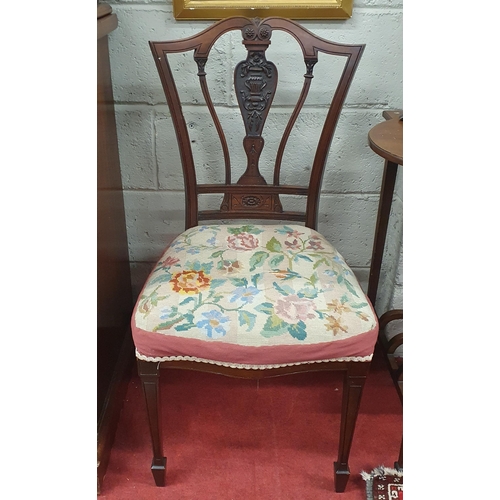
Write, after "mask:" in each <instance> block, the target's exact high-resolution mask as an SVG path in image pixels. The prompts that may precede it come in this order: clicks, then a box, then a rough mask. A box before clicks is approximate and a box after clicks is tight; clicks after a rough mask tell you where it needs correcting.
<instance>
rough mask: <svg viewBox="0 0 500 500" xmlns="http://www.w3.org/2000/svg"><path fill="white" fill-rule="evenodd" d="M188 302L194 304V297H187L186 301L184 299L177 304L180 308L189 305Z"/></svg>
mask: <svg viewBox="0 0 500 500" xmlns="http://www.w3.org/2000/svg"><path fill="white" fill-rule="evenodd" d="M190 302H195V298H194V297H188V298H187V299H184V300H183V301H182V302H179V305H180V306H185V305H186V304H189V303H190Z"/></svg>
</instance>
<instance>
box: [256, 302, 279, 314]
mask: <svg viewBox="0 0 500 500" xmlns="http://www.w3.org/2000/svg"><path fill="white" fill-rule="evenodd" d="M255 310H256V311H258V312H261V313H264V314H273V311H274V307H273V305H272V304H271V302H262V304H259V305H258V306H256V307H255Z"/></svg>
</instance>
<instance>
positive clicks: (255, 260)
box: [250, 252, 269, 271]
mask: <svg viewBox="0 0 500 500" xmlns="http://www.w3.org/2000/svg"><path fill="white" fill-rule="evenodd" d="M268 257H269V254H268V253H267V252H255V253H254V254H253V255H252V256H251V257H250V271H255V268H256V267H259V266H262V264H264V261H265V260H266V259H267V258H268Z"/></svg>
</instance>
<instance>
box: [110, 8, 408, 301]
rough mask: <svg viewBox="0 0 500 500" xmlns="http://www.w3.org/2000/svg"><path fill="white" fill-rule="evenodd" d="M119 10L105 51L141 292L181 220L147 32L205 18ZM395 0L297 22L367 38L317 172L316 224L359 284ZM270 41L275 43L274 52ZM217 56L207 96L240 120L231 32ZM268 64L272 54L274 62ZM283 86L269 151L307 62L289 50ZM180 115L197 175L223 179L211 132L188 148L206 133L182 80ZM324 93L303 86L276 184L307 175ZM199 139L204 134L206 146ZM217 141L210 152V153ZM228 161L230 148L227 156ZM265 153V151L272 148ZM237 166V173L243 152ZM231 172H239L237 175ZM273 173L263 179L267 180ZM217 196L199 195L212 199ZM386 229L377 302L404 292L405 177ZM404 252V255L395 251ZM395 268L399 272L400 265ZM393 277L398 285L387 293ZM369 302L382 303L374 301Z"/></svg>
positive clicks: (368, 245) (279, 44)
mask: <svg viewBox="0 0 500 500" xmlns="http://www.w3.org/2000/svg"><path fill="white" fill-rule="evenodd" d="M108 3H110V4H111V6H112V8H113V11H114V12H115V13H116V14H117V17H118V22H119V24H118V28H117V29H116V30H115V31H114V32H113V33H112V34H111V35H110V39H109V43H110V59H111V69H112V77H113V86H114V88H113V91H114V97H115V101H116V104H115V110H116V119H117V130H118V141H119V150H120V161H121V168H122V179H123V187H124V199H125V210H126V220H127V231H128V240H129V256H130V261H131V269H132V275H133V285H134V292H135V294H136V295H137V294H138V293H139V291H140V288H141V286H142V284H143V282H144V280H145V278H146V276H147V274H148V273H149V271H150V269H151V267H152V266H153V264H154V262H155V261H156V260H157V259H158V258H159V257H160V255H161V252H162V250H163V249H164V247H165V246H166V245H167V244H168V243H170V241H171V240H172V239H173V238H174V237H175V236H176V235H177V234H179V233H180V232H182V231H183V229H184V194H183V177H182V171H181V166H180V159H179V153H178V150H177V145H176V142H175V137H174V132H173V129H172V125H171V120H170V113H169V110H168V106H167V104H166V100H165V96H164V94H163V90H162V88H161V84H160V80H159V77H158V74H157V70H156V66H155V64H154V61H153V58H152V56H151V52H150V49H149V46H148V41H149V40H167V39H175V38H181V37H186V36H190V35H193V34H195V33H197V32H199V31H201V30H202V29H204V28H205V27H207V26H209V25H210V24H211V23H212V22H211V21H182V22H180V21H175V20H174V17H173V14H172V5H171V0H114V1H113V0H112V1H109V2H108ZM402 22H403V8H402V1H397V0H394V1H392V0H360V1H356V0H355V1H354V12H353V16H352V18H351V19H349V20H345V21H303V22H302V24H303V25H304V26H305V27H306V28H308V29H310V30H311V31H314V32H315V33H317V34H318V35H320V36H323V37H324V38H328V39H332V40H335V41H338V42H341V43H365V44H366V49H365V52H364V54H363V57H362V60H361V63H360V65H359V68H358V71H357V73H356V76H355V79H354V81H353V83H352V86H351V89H350V91H349V94H348V96H347V99H346V103H345V107H344V112H343V114H342V116H341V119H340V122H339V125H338V128H337V133H336V137H335V138H334V140H333V142H332V146H331V151H330V154H329V160H328V164H327V170H326V172H325V176H324V180H323V188H322V191H323V194H322V200H321V203H320V216H319V230H320V231H321V232H323V233H324V234H325V236H326V237H327V238H328V239H329V240H330V241H331V242H332V243H333V244H334V245H335V246H336V247H337V248H338V249H339V251H340V252H341V253H342V254H343V255H344V257H345V258H346V260H347V262H348V264H349V265H350V266H351V267H352V268H353V270H354V272H355V273H356V275H357V276H358V279H359V280H360V282H361V284H362V286H363V287H364V288H365V290H366V288H367V281H368V274H369V266H370V259H371V251H372V241H373V235H374V230H375V222H376V213H377V208H378V194H379V190H380V183H381V179H382V171H383V160H382V159H381V158H380V157H379V156H377V155H376V154H375V153H373V151H372V150H371V149H370V148H369V146H368V141H367V134H368V131H369V130H370V128H371V127H373V126H374V125H376V124H377V123H379V122H380V121H382V120H383V118H382V112H383V111H384V110H385V109H393V108H402V107H403V94H402V87H403V85H402V79H403V74H402V67H403V64H402ZM290 43H294V42H293V41H292V40H291V39H290V38H287V36H286V35H282V34H278V33H275V34H273V38H272V44H271V47H270V49H269V51H268V53H269V54H268V59H269V60H273V58H272V53H275V54H277V55H279V54H287V51H288V48H289V44H290ZM271 49H272V50H271ZM213 54H214V56H213V60H209V63H208V64H207V73H208V74H209V78H211V79H213V81H214V82H216V83H217V91H216V92H215V93H214V95H213V98H214V100H215V101H216V103H217V104H218V112H219V113H220V115H221V121H223V122H226V123H229V124H231V126H233V124H234V127H239V128H242V127H243V124H242V120H241V117H240V115H239V109H238V106H237V101H236V96H235V94H234V91H233V90H232V88H231V80H232V77H229V78H228V77H227V69H228V65H229V64H231V63H233V64H234V62H239V61H240V60H242V59H244V58H245V49H244V47H243V46H242V45H241V43H240V41H239V40H236V38H234V37H233V36H229V35H227V36H226V35H225V36H224V37H223V39H221V40H220V42H219V43H218V44H217V45H216V46H215V47H214V49H213ZM321 61H322V60H321V58H320V63H318V65H317V66H316V67H315V75H318V80H319V75H320V73H321V72H323V74H324V75H327V77H328V79H331V80H332V81H333V80H334V79H335V78H338V75H339V72H338V67H337V66H336V65H333V64H331V63H328V62H326V63H323V64H321ZM273 62H276V60H274V61H273ZM191 64H194V63H193V61H192V58H185V57H178V58H177V61H175V63H174V64H173V69H174V71H176V70H177V69H179V70H180V69H182V68H183V67H185V66H186V65H191ZM278 73H279V77H280V81H279V86H280V87H279V90H278V93H277V94H276V97H275V100H274V104H275V105H276V104H278V107H277V108H276V110H275V111H273V110H272V111H271V113H270V115H269V117H268V120H267V123H266V129H267V130H268V131H270V132H269V133H268V135H267V136H266V148H268V146H269V148H268V150H269V151H271V149H272V147H271V146H272V144H273V143H275V144H277V143H278V142H279V140H280V137H281V133H282V130H283V126H281V125H280V119H281V118H282V116H281V115H284V114H285V113H286V112H288V113H289V112H290V110H291V106H292V105H293V104H295V101H294V100H293V98H294V97H296V96H297V95H298V92H299V91H300V85H301V82H302V76H303V74H304V68H303V67H302V65H299V64H297V62H296V60H295V59H291V58H284V59H283V60H280V64H279V67H278ZM179 90H180V94H181V99H182V101H183V106H184V112H185V115H186V122H187V123H188V127H189V132H190V134H192V135H191V139H192V141H194V142H193V146H194V156H195V159H198V161H199V163H200V166H201V168H200V170H199V175H200V176H201V179H202V180H203V181H204V182H216V181H219V180H221V179H222V170H220V169H217V166H218V162H217V161H216V160H215V155H216V153H217V151H216V149H217V141H216V140H215V141H208V143H209V144H210V148H208V151H206V150H203V149H202V148H199V149H196V146H197V145H198V144H199V142H200V141H199V140H198V138H201V137H202V136H203V135H204V134H205V133H207V132H209V133H212V134H213V133H214V131H213V127H212V129H210V126H209V125H208V123H207V122H206V121H205V118H204V117H203V116H202V114H201V107H200V106H199V105H198V103H200V102H201V101H202V97H201V92H200V91H199V88H196V87H195V86H194V85H193V84H192V83H191V82H190V81H189V80H186V81H185V82H184V83H183V84H182V85H181V86H180V88H179ZM326 99H327V98H326V92H324V91H323V89H322V87H321V86H319V87H316V88H314V89H312V90H311V95H310V98H308V101H307V102H306V108H305V114H304V116H303V118H302V119H301V121H299V122H298V123H297V130H296V131H294V135H293V137H292V139H291V140H290V141H289V143H290V145H291V147H290V149H288V150H287V152H286V155H285V159H284V165H292V166H293V167H291V168H290V169H289V170H288V171H287V170H286V169H285V171H284V173H283V178H282V182H285V183H288V182H290V183H291V182H301V183H305V182H306V180H307V176H308V174H309V172H310V168H311V164H312V159H313V158H312V154H311V150H312V149H311V144H313V142H311V139H312V138H311V137H310V131H311V130H312V128H313V125H314V124H315V123H317V121H318V118H319V116H320V115H321V114H322V113H325V112H326V105H327V104H329V102H328V101H327V100H326ZM240 143H241V139H238V140H237V141H236V142H231V141H230V144H229V146H230V150H235V149H237V148H238V149H240V148H241V146H240ZM206 144H207V141H205V142H204V145H205V146H206ZM266 148H265V149H264V152H263V154H262V164H263V167H262V172H263V174H264V176H266V173H268V172H267V170H266V167H265V164H266V155H267V154H269V153H268V152H267V150H266ZM211 149H213V151H212V150H211ZM233 158H236V157H235V156H234V154H233V155H232V159H233ZM269 158H271V156H269ZM237 169H239V170H240V171H241V173H242V172H243V169H244V159H242V161H241V165H237ZM237 176H238V173H236V176H235V178H237ZM267 178H268V179H269V177H267ZM213 198H215V199H212V200H210V199H208V200H205V199H203V198H202V199H201V200H200V202H201V204H202V205H205V206H206V207H207V208H208V207H209V206H211V207H213V204H212V205H210V204H211V203H214V202H217V200H218V199H220V198H218V197H213ZM298 203H299V201H298V200H297V199H295V198H294V197H288V198H285V199H284V205H285V208H288V207H296V206H298ZM390 226H391V227H390V234H389V238H388V244H387V249H386V254H387V255H386V257H385V258H384V270H383V276H382V281H381V288H383V290H382V292H381V293H380V294H379V295H380V298H379V299H378V300H379V301H380V303H381V307H386V306H389V305H392V304H393V303H396V302H397V301H398V300H399V298H398V297H399V296H400V295H401V296H402V273H401V271H400V270H401V267H402V252H400V246H401V235H402V184H401V181H399V180H398V188H397V190H396V194H395V202H394V205H393V215H392V216H391V224H390ZM400 255H401V258H400ZM398 270H399V271H398ZM394 285H396V287H397V288H396V290H397V293H396V294H395V293H394V290H395V288H394ZM377 309H379V306H378V305H377Z"/></svg>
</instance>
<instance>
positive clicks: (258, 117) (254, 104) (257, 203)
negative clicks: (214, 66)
mask: <svg viewBox="0 0 500 500" xmlns="http://www.w3.org/2000/svg"><path fill="white" fill-rule="evenodd" d="M241 32H242V36H243V44H244V45H245V47H246V49H247V51H248V54H247V58H246V60H245V61H241V62H240V63H239V64H237V65H236V68H235V70H234V87H235V90H236V96H237V99H238V104H239V106H240V110H241V115H242V117H243V122H244V124H245V131H246V136H245V138H244V139H243V147H244V149H245V153H246V155H247V169H246V171H245V172H244V174H243V175H242V176H241V177H240V178H239V180H238V182H237V184H247V185H256V184H267V182H266V180H265V179H264V177H262V175H261V173H260V172H259V158H260V155H261V152H262V149H263V147H264V139H263V138H262V129H263V128H264V124H265V122H266V118H267V115H268V113H269V109H270V107H271V103H272V101H273V98H274V94H275V93H276V86H277V84H278V69H277V68H276V66H275V65H274V64H273V63H272V62H270V61H268V60H267V59H266V49H267V48H268V47H269V45H270V43H271V34H272V28H271V27H270V26H269V25H268V24H263V23H262V22H261V21H260V19H253V20H252V24H249V25H247V26H245V27H244V28H243V29H242V30H241ZM249 208H250V209H254V210H266V211H269V210H270V211H273V212H282V211H283V207H282V206H281V202H280V200H279V195H270V196H258V195H254V196H245V195H239V194H226V195H225V196H224V200H223V201H222V205H221V210H248V209H249Z"/></svg>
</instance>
